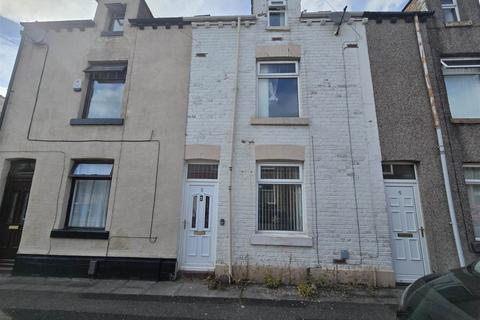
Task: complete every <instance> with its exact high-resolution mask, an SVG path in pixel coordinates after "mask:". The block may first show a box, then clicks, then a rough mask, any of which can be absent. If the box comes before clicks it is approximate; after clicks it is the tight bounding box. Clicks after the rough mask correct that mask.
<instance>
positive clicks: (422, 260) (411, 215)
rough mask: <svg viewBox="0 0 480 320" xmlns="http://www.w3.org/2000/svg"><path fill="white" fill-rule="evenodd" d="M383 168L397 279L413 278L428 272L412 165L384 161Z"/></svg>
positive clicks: (423, 230)
mask: <svg viewBox="0 0 480 320" xmlns="http://www.w3.org/2000/svg"><path fill="white" fill-rule="evenodd" d="M383 171H384V178H385V179H386V181H385V193H386V197H387V206H388V213H389V216H390V225H391V228H390V232H391V240H392V256H393V264H394V269H395V274H396V280H397V281H398V282H406V283H409V282H413V281H415V280H417V279H418V278H421V277H423V276H424V275H425V274H427V273H428V271H427V270H428V267H427V259H428V257H427V253H426V244H425V229H424V227H423V222H422V221H423V219H421V211H420V203H419V202H420V201H419V200H418V199H419V197H418V195H417V183H416V175H415V167H414V166H413V165H407V164H405V165H404V164H401V165H384V170H383Z"/></svg>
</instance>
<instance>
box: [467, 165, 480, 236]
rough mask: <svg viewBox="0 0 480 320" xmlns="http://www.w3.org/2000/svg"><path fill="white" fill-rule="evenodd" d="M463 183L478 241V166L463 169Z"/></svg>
mask: <svg viewBox="0 0 480 320" xmlns="http://www.w3.org/2000/svg"><path fill="white" fill-rule="evenodd" d="M465 183H466V185H467V191H468V201H469V203H470V211H471V213H472V221H473V227H474V230H475V238H476V239H477V240H478V241H480V166H477V167H473V166H472V167H465Z"/></svg>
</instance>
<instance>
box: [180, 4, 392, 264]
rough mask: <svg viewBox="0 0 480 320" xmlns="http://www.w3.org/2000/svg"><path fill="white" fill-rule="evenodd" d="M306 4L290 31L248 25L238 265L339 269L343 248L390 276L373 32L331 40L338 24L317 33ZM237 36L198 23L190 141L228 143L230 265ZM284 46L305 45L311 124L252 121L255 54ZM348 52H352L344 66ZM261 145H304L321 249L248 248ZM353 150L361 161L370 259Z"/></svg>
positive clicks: (262, 21) (238, 169) (221, 241)
mask: <svg viewBox="0 0 480 320" xmlns="http://www.w3.org/2000/svg"><path fill="white" fill-rule="evenodd" d="M261 1H263V0H258V1H256V2H255V4H254V8H255V10H256V11H255V13H257V14H258V13H261V10H263V6H262V4H263V3H261ZM299 2H300V0H290V1H289V13H288V17H289V27H290V28H291V30H290V31H285V32H278V31H277V32H272V31H267V30H266V24H267V21H266V18H265V17H262V16H257V21H256V22H255V23H253V24H252V25H250V26H249V27H247V26H245V25H243V26H242V27H241V37H240V39H241V40H240V69H239V72H240V73H239V96H238V104H237V114H236V123H235V130H236V139H235V141H234V143H235V147H234V149H235V153H234V161H233V183H232V188H233V189H232V190H233V203H232V207H233V212H232V217H233V221H232V223H233V224H232V229H233V241H232V242H233V262H234V264H235V265H241V264H244V263H245V261H246V260H248V261H249V264H251V265H263V266H273V267H283V266H286V265H288V264H289V263H290V260H291V265H293V266H296V267H316V266H331V265H332V264H333V259H335V258H338V257H339V255H340V250H343V249H346V250H349V252H350V255H351V259H350V260H349V261H348V263H349V264H350V265H352V266H358V267H359V268H360V269H361V268H367V267H377V268H379V269H382V270H386V271H391V270H392V259H391V249H390V240H389V227H388V225H389V224H388V215H387V213H386V206H385V193H384V186H383V178H382V172H381V166H380V164H381V156H380V144H379V138H378V129H377V122H376V115H375V106H374V101H373V89H372V84H371V78H370V65H369V60H368V52H367V43H366V35H365V27H364V25H363V24H362V22H361V21H356V22H354V23H353V24H352V25H344V26H343V27H342V29H341V33H340V35H339V36H338V37H336V36H334V35H333V33H334V31H335V30H336V26H335V25H334V24H333V23H330V22H327V23H326V24H321V23H319V22H318V21H317V22H314V23H312V24H311V26H309V25H307V23H305V22H301V21H300V19H299V15H300V3H299ZM354 29H355V31H354ZM236 32H237V29H236V27H235V26H232V25H230V24H228V23H224V26H223V27H219V26H217V25H215V23H210V26H208V27H207V26H205V25H202V24H199V25H197V26H195V25H194V29H193V52H192V65H191V79H190V81H191V82H190V97H189V110H188V124H187V139H186V143H187V144H210V145H219V146H221V160H220V171H219V210H218V213H219V216H218V221H219V220H220V219H225V220H227V225H226V226H220V225H218V235H217V255H216V259H217V265H223V264H226V263H228V204H229V202H228V201H229V200H228V199H229V197H228V194H229V192H228V177H229V159H230V155H229V145H228V142H229V137H230V136H229V135H230V130H231V118H232V112H233V104H234V99H235V89H234V82H235V80H234V77H235V68H236V51H235V48H236ZM272 37H283V41H272ZM345 43H357V44H358V48H348V49H343V48H344V44H345ZM276 44H293V45H299V46H301V52H302V56H301V60H300V84H301V85H300V87H301V88H300V94H301V103H300V104H301V106H300V108H301V111H300V112H301V115H302V116H303V117H306V118H309V120H310V125H309V126H303V127H302V126H298V127H295V126H252V125H251V124H250V119H251V117H253V116H255V114H256V104H257V103H256V99H257V82H256V57H255V48H256V47H257V46H259V45H276ZM342 51H343V52H344V54H345V69H344V60H343V56H342ZM197 53H206V54H207V56H206V57H197V56H196V54H197ZM344 70H346V75H347V79H348V86H347V90H348V102H349V103H348V104H349V111H348V109H347V103H346V99H345V97H346V90H345V89H346V88H345V73H344ZM348 115H349V116H348ZM349 125H350V130H351V140H352V145H351V148H350V139H349ZM312 139H313V149H314V150H315V161H314V162H313V160H312V158H313V156H312ZM242 140H244V141H247V142H242ZM262 144H290V145H301V146H305V149H306V155H305V156H306V160H305V163H304V177H303V179H304V185H303V194H304V219H306V225H307V230H305V233H306V234H307V235H309V236H311V237H312V238H313V240H314V241H313V243H314V246H313V247H307V248H305V247H279V246H258V245H255V246H254V245H252V244H251V242H250V239H251V237H252V235H254V234H255V232H256V211H257V199H256V198H257V185H256V179H257V174H256V172H257V169H256V168H257V164H256V160H255V145H262ZM351 150H352V151H353V162H354V164H355V165H354V168H355V179H356V189H357V192H356V194H357V198H358V216H359V227H360V243H361V246H362V257H363V259H362V260H363V261H362V262H361V258H360V251H359V231H358V225H357V213H356V209H355V208H356V205H355V192H354V183H353V171H352V156H351V153H350V151H351ZM314 163H315V166H316V179H314V174H313V164H314ZM314 180H315V181H314ZM314 182H316V186H317V201H318V204H317V212H318V239H319V241H318V244H319V246H318V253H319V261H320V265H318V264H317V248H316V241H315V239H316V237H317V231H316V220H315V215H316V209H315V193H314ZM218 221H217V223H218ZM360 264H362V265H361V266H360Z"/></svg>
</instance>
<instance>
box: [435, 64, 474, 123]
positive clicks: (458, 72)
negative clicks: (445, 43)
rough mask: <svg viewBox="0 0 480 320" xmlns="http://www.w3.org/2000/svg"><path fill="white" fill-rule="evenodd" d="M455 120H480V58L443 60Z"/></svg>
mask: <svg viewBox="0 0 480 320" xmlns="http://www.w3.org/2000/svg"><path fill="white" fill-rule="evenodd" d="M441 62H442V65H443V77H444V79H445V86H446V88H447V94H448V101H449V104H450V113H451V114H452V118H453V119H479V118H480V58H449V59H442V60H441Z"/></svg>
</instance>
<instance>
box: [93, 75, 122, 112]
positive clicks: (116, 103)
mask: <svg viewBox="0 0 480 320" xmlns="http://www.w3.org/2000/svg"><path fill="white" fill-rule="evenodd" d="M124 86H125V84H124V83H108V82H101V81H99V80H94V81H93V85H92V95H91V98H90V106H89V108H88V116H87V117H88V118H92V119H104V118H114V119H116V118H120V117H121V115H122V102H123V90H124Z"/></svg>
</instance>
